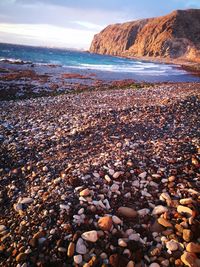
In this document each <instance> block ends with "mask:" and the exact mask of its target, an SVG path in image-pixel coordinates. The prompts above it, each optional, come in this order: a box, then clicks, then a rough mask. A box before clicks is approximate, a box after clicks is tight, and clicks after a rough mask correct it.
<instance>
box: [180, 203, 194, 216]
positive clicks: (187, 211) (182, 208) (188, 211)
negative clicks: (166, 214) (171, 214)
mask: <svg viewBox="0 0 200 267" xmlns="http://www.w3.org/2000/svg"><path fill="white" fill-rule="evenodd" d="M177 212H178V213H185V214H187V216H194V215H195V213H194V211H193V210H191V209H190V208H188V207H185V206H182V205H179V206H178V207H177Z"/></svg>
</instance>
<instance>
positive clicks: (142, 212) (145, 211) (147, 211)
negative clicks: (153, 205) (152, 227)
mask: <svg viewBox="0 0 200 267" xmlns="http://www.w3.org/2000/svg"><path fill="white" fill-rule="evenodd" d="M137 212H138V214H139V216H145V215H147V214H149V213H150V209H147V208H145V209H141V210H138V211H137Z"/></svg>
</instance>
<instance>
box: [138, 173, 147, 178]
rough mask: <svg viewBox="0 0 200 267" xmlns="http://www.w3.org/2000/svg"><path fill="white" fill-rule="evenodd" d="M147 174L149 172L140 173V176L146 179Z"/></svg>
mask: <svg viewBox="0 0 200 267" xmlns="http://www.w3.org/2000/svg"><path fill="white" fill-rule="evenodd" d="M146 176H147V172H142V173H140V174H139V175H138V177H140V178H141V179H145V178H146Z"/></svg>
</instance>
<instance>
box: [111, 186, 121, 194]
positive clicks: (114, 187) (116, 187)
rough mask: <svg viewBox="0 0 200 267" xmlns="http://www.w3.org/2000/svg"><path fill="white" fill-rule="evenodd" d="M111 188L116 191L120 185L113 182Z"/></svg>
mask: <svg viewBox="0 0 200 267" xmlns="http://www.w3.org/2000/svg"><path fill="white" fill-rule="evenodd" d="M110 190H111V192H113V193H114V192H116V191H118V190H119V185H118V184H113V185H112V186H111V187H110Z"/></svg>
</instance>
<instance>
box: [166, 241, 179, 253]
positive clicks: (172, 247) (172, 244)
mask: <svg viewBox="0 0 200 267" xmlns="http://www.w3.org/2000/svg"><path fill="white" fill-rule="evenodd" d="M166 248H167V249H168V250H169V251H175V250H177V249H178V244H177V242H176V241H174V240H170V241H168V242H167V243H166Z"/></svg>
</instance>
